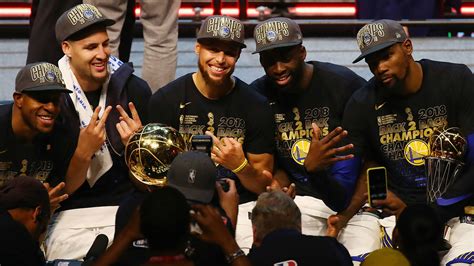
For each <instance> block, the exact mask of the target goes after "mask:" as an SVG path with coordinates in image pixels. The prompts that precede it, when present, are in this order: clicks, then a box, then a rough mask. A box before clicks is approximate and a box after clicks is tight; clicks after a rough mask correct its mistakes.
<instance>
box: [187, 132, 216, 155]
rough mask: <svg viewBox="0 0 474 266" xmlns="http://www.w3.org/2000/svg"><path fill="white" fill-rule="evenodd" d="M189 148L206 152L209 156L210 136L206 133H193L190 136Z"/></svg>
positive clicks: (210, 147)
mask: <svg viewBox="0 0 474 266" xmlns="http://www.w3.org/2000/svg"><path fill="white" fill-rule="evenodd" d="M191 149H192V150H196V151H201V152H205V153H207V155H209V156H211V149H212V138H211V136H208V135H194V136H193V137H192V138H191Z"/></svg>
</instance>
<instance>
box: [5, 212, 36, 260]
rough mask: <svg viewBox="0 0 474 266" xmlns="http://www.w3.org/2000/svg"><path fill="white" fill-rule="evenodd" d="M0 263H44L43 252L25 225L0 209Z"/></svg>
mask: <svg viewBox="0 0 474 266" xmlns="http://www.w3.org/2000/svg"><path fill="white" fill-rule="evenodd" d="M0 236H1V237H0V265H2V266H35V265H41V266H42V265H45V259H44V255H43V252H42V251H41V250H40V248H39V245H38V242H37V241H34V240H33V238H32V237H31V235H30V233H29V232H28V230H26V227H25V226H24V225H23V224H21V223H19V222H17V221H15V220H13V218H12V217H11V215H10V214H9V213H8V212H7V211H5V210H3V209H0Z"/></svg>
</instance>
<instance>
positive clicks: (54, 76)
mask: <svg viewBox="0 0 474 266" xmlns="http://www.w3.org/2000/svg"><path fill="white" fill-rule="evenodd" d="M30 74H31V80H32V81H37V80H39V82H40V83H44V82H53V81H57V82H60V83H64V82H63V79H62V76H61V72H60V71H59V69H58V68H57V67H56V66H54V65H52V64H49V63H44V64H38V65H35V66H33V67H31V69H30Z"/></svg>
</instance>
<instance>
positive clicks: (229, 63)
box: [195, 40, 241, 87]
mask: <svg viewBox="0 0 474 266" xmlns="http://www.w3.org/2000/svg"><path fill="white" fill-rule="evenodd" d="M240 50H241V48H240V47H239V46H238V45H235V44H233V43H230V42H225V41H219V40H213V41H211V42H209V41H206V42H203V41H201V42H198V43H196V46H195V52H196V53H197V54H198V66H199V72H200V73H201V75H202V77H203V79H204V81H205V82H206V83H207V84H208V85H210V86H211V87H216V86H221V85H223V84H225V83H228V82H231V75H232V73H233V72H234V69H235V64H236V63H237V60H238V59H239V56H240Z"/></svg>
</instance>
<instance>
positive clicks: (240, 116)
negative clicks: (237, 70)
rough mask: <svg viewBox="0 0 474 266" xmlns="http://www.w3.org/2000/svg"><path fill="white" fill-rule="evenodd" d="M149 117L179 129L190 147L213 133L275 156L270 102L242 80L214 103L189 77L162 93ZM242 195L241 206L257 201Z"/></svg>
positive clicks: (224, 172)
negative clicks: (196, 138) (199, 137)
mask: <svg viewBox="0 0 474 266" xmlns="http://www.w3.org/2000/svg"><path fill="white" fill-rule="evenodd" d="M148 114H149V117H150V122H158V123H162V124H165V125H168V126H171V127H173V128H175V129H177V130H178V131H179V133H181V135H182V136H183V138H184V140H185V142H186V143H187V145H188V146H190V141H191V137H192V136H194V135H203V134H204V133H205V132H206V131H210V132H213V134H214V135H215V136H216V137H217V138H219V139H221V138H224V137H228V138H234V139H236V140H237V141H239V142H240V143H241V144H242V147H243V150H244V152H246V153H251V154H262V153H270V154H272V153H273V152H274V134H273V128H274V124H273V119H272V113H271V109H270V107H269V105H268V102H267V101H266V99H265V98H264V97H262V96H261V95H259V94H258V93H256V92H255V91H254V90H252V89H251V88H250V87H249V86H248V85H247V84H245V83H244V82H243V81H241V80H240V79H238V78H235V87H234V88H233V89H232V91H231V92H230V93H229V94H227V95H225V96H223V97H221V98H220V99H218V100H211V99H208V98H206V97H205V96H203V95H202V94H201V93H200V92H199V90H198V89H197V88H196V85H195V84H194V81H193V78H192V73H189V74H187V75H184V76H182V77H180V78H178V79H176V80H175V81H173V82H171V83H169V84H168V85H166V86H165V87H163V88H161V89H160V90H158V91H157V92H156V93H155V94H154V95H153V96H152V98H151V99H150V103H149V113H148ZM218 170H219V171H218V172H219V174H218V177H219V178H224V177H229V178H234V179H235V178H236V176H235V175H234V174H233V173H232V172H231V171H230V170H229V169H225V168H224V167H218ZM236 180H237V179H236ZM238 188H239V186H238ZM239 194H240V200H241V202H245V201H248V200H251V199H253V198H254V197H253V196H252V197H248V196H250V195H249V194H248V193H244V191H243V190H242V188H241V187H240V189H239Z"/></svg>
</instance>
